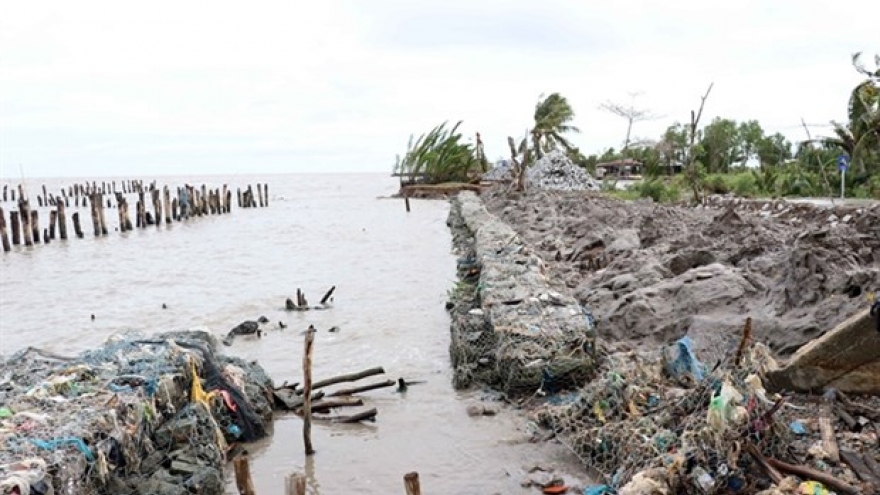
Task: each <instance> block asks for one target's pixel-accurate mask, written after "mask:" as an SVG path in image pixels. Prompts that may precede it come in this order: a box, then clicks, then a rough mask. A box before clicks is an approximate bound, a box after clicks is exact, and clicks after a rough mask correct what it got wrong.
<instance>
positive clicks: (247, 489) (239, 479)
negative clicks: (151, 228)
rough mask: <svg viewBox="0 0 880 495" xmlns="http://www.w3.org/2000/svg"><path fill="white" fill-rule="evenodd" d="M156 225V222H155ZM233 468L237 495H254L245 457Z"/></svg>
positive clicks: (239, 459)
mask: <svg viewBox="0 0 880 495" xmlns="http://www.w3.org/2000/svg"><path fill="white" fill-rule="evenodd" d="M157 223H158V222H157ZM232 464H233V466H234V467H235V486H236V487H237V488H238V494H239V495H256V492H254V482H253V480H252V479H251V467H250V464H249V463H248V457H247V455H246V454H245V455H240V456H238V457H236V458H235V459H234V460H233V461H232Z"/></svg>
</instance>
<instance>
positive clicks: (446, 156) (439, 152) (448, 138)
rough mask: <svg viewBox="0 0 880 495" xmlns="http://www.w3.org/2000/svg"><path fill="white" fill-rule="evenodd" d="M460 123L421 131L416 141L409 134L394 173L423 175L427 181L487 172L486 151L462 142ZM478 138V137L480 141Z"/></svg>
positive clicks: (459, 179) (455, 179)
mask: <svg viewBox="0 0 880 495" xmlns="http://www.w3.org/2000/svg"><path fill="white" fill-rule="evenodd" d="M460 125H461V122H458V123H457V124H455V126H453V127H452V128H451V129H449V128H447V127H446V122H444V123H443V124H440V125H439V126H437V127H435V128H434V129H432V130H431V131H430V132H428V133H427V134H422V135H421V136H419V138H418V139H416V140H415V141H414V140H413V136H410V138H409V143H408V144H407V150H406V153H405V154H404V156H403V157H400V156H399V155H398V157H397V161H396V163H395V164H394V172H395V173H406V174H414V175H421V176H424V177H425V179H426V180H427V182H429V183H431V184H438V183H441V182H467V181H469V180H470V179H471V177H472V176H473V175H475V174H478V173H480V172H484V171H485V166H486V163H485V154H484V153H483V152H482V149H480V144H481V143H480V144H478V145H477V146H476V147H475V146H474V145H471V144H469V143H465V142H462V141H463V138H462V135H461V133H459V132H458V127H459V126H460ZM478 141H479V140H478Z"/></svg>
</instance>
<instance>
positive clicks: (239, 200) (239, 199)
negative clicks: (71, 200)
mask: <svg viewBox="0 0 880 495" xmlns="http://www.w3.org/2000/svg"><path fill="white" fill-rule="evenodd" d="M236 190H237V191H238V207H239V208H243V206H242V204H243V203H242V197H241V188H240V187H239V188H238V189H236ZM13 194H15V193H13ZM13 199H15V198H13Z"/></svg>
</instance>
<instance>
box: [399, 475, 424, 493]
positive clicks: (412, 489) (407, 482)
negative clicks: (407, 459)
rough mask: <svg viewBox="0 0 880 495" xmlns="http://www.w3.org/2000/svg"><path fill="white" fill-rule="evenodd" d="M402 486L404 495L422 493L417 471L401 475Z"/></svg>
mask: <svg viewBox="0 0 880 495" xmlns="http://www.w3.org/2000/svg"><path fill="white" fill-rule="evenodd" d="M403 487H404V489H406V495H422V487H421V485H420V484H419V473H417V472H415V471H413V472H411V473H406V474H405V475H404V476H403Z"/></svg>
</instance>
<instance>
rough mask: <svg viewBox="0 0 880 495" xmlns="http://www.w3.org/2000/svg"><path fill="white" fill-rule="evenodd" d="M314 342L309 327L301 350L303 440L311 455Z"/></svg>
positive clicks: (307, 451)
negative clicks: (303, 347)
mask: <svg viewBox="0 0 880 495" xmlns="http://www.w3.org/2000/svg"><path fill="white" fill-rule="evenodd" d="M314 343H315V332H314V330H312V329H311V328H310V329H309V330H307V331H306V341H305V349H304V350H303V442H304V443H305V450H306V455H313V454H314V453H315V449H314V448H313V447H312V349H313V348H314Z"/></svg>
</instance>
